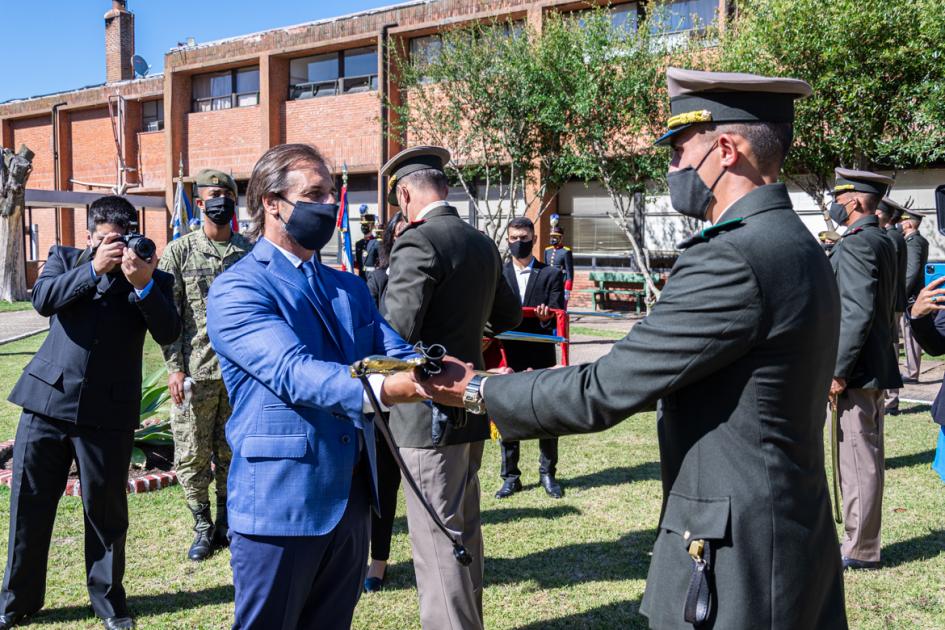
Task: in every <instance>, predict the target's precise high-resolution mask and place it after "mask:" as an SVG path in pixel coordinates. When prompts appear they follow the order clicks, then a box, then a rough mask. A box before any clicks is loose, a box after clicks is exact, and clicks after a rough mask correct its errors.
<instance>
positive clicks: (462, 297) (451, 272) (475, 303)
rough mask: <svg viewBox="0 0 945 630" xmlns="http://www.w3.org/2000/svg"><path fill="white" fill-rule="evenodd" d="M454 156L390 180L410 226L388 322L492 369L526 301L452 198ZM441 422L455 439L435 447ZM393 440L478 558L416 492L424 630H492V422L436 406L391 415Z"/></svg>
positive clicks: (406, 162) (417, 163)
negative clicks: (485, 506)
mask: <svg viewBox="0 0 945 630" xmlns="http://www.w3.org/2000/svg"><path fill="white" fill-rule="evenodd" d="M449 159H450V154H449V151H448V150H446V149H445V148H443V147H432V146H420V147H413V148H410V149H406V150H404V151H401V152H400V153H399V154H397V155H396V156H394V157H393V158H391V160H390V161H389V162H388V163H387V164H385V165H384V167H383V168H382V170H381V176H382V177H384V176H386V177H388V203H390V204H391V205H392V206H395V207H398V208H400V210H401V212H403V213H404V216H406V217H407V220H408V221H409V226H408V227H407V228H406V229H405V230H404V231H403V233H402V234H401V235H400V238H398V239H397V244H396V245H395V246H394V248H393V251H392V253H391V261H390V278H389V280H388V285H387V294H386V296H385V298H384V309H383V311H382V312H383V313H384V315H385V317H386V318H387V321H388V322H390V325H391V326H392V327H393V328H394V330H396V331H397V332H399V333H400V334H401V336H402V337H403V338H404V339H406V340H407V342H408V343H416V342H418V341H423V342H424V343H426V344H433V343H438V344H442V345H443V346H445V347H446V348H447V349H448V351H449V352H450V353H452V354H453V355H455V356H458V357H460V358H461V359H462V360H463V361H468V362H470V363H472V364H473V365H475V366H476V367H477V368H480V369H481V368H482V367H483V356H482V338H483V336H484V334H486V333H487V332H488V333H489V334H498V333H501V332H504V331H506V330H509V329H511V328H514V327H515V326H517V325H518V323H519V322H520V321H521V319H522V308H521V305H520V303H519V300H518V297H517V296H516V295H515V293H514V292H513V291H512V288H511V287H510V286H509V285H508V283H507V282H506V281H505V279H504V278H503V276H502V261H501V258H500V257H499V250H498V248H496V246H495V243H493V242H492V240H490V239H489V238H488V237H486V236H483V235H482V234H480V233H479V231H477V230H476V229H475V228H474V227H472V226H471V225H469V224H468V223H466V222H465V221H463V220H462V219H461V218H460V217H459V214H458V213H457V211H456V208H454V207H453V206H451V205H450V204H449V203H448V202H447V201H446V198H447V196H448V194H449V183H448V180H447V178H446V174H445V173H444V172H443V168H444V166H445V165H446V164H447V163H448V162H449ZM434 414H436V417H437V418H444V419H446V420H447V422H446V423H445V424H446V426H445V430H444V432H443V435H442V437H441V439H440V441H439V442H438V443H434V442H433V437H432V435H431V425H432V422H433V418H434ZM390 427H391V433H392V434H393V436H394V438H395V439H396V441H397V444H398V446H399V447H400V454H401V455H402V456H403V459H404V461H405V462H406V464H407V468H408V469H409V470H410V472H411V475H412V477H413V478H414V479H416V480H417V483H418V485H419V486H420V490H421V492H422V493H423V495H424V496H425V497H426V499H427V500H428V501H429V502H430V503H431V504H432V506H433V508H434V509H435V510H436V511H437V513H438V514H439V517H440V518H441V519H442V520H443V522H444V523H445V524H446V527H447V528H448V529H449V530H450V531H451V532H453V535H455V536H457V537H459V538H460V539H461V540H462V541H463V544H464V545H465V546H466V548H467V549H468V550H469V553H470V555H471V556H472V564H470V565H469V566H463V565H461V564H459V563H458V562H456V560H455V559H454V558H453V547H452V544H451V543H450V542H449V540H448V539H447V538H446V537H445V536H443V535H441V533H440V532H439V531H438V530H436V528H434V527H433V524H432V522H431V519H430V516H429V515H428V514H427V512H426V510H425V508H424V507H423V504H422V503H420V501H419V500H418V499H417V498H416V497H415V496H414V495H413V493H410V492H408V493H407V494H406V500H407V523H408V525H409V529H410V544H411V547H412V550H413V562H414V569H415V571H416V576H417V592H418V595H419V597H420V622H421V625H422V626H423V628H424V630H441V629H446V628H455V629H456V630H460V629H462V630H476V629H477V628H482V625H483V620H482V581H483V560H484V559H483V543H482V527H481V522H480V511H479V494H480V491H479V467H480V465H481V463H482V451H483V443H484V441H485V440H486V439H487V438H488V437H489V433H490V431H489V420H488V419H487V418H486V416H484V415H483V414H482V413H481V412H480V413H469V414H467V413H466V412H465V410H458V411H457V410H455V409H449V408H441V407H438V406H435V405H433V406H431V405H428V404H411V405H399V406H397V407H394V408H393V409H391V424H390Z"/></svg>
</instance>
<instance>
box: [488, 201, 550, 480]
mask: <svg viewBox="0 0 945 630" xmlns="http://www.w3.org/2000/svg"><path fill="white" fill-rule="evenodd" d="M508 235H509V251H510V252H511V254H512V260H510V261H509V262H507V263H505V267H504V268H503V270H502V272H503V274H504V275H505V279H506V280H507V281H508V283H509V286H511V287H512V288H513V289H515V292H516V295H518V297H519V300H521V302H522V306H526V307H527V306H531V307H534V308H535V310H536V314H537V315H538V317H525V318H523V319H522V323H521V324H519V325H518V328H516V329H515V331H516V332H528V333H538V334H542V335H550V334H554V332H555V316H554V314H553V313H551V312H549V310H548V309H552V308H559V309H563V308H564V282H563V281H562V275H561V272H560V271H558V269H557V268H556V267H552V266H550V265H546V264H545V263H543V262H540V261H539V260H537V259H536V258H535V257H534V256H533V255H532V250H533V249H534V246H535V225H534V224H533V223H532V222H531V220H530V219H527V218H525V217H517V218H515V219H512V220H511V221H510V222H509V231H508ZM502 346H503V347H504V348H505V356H506V360H507V361H508V365H509V367H510V368H512V369H513V370H515V371H516V372H524V371H525V370H527V369H528V368H546V367H551V366H553V365H554V364H555V363H556V362H557V358H556V356H555V346H554V344H550V343H536V342H530V341H505V342H503V343H502ZM520 448H521V444H520V443H519V442H518V441H517V440H514V441H513V440H508V441H507V440H502V471H501V474H502V480H503V482H502V487H501V488H500V489H499V491H498V492H496V493H495V497H496V498H497V499H504V498H506V497H510V496H512V495H513V494H514V493H516V492H518V491H519V490H521V489H522V482H521V481H520V480H519V478H520V477H521V475H522V471H521V470H519V467H518V460H519V451H520ZM538 450H539V457H538V478H539V480H540V482H541V487H542V488H544V489H545V492H547V493H548V496H550V497H552V498H554V499H560V498H561V497H563V496H564V491H563V490H562V489H561V485H560V484H559V483H558V482H557V481H556V480H555V469H556V467H557V465H558V438H556V437H549V438H542V439H540V440H538Z"/></svg>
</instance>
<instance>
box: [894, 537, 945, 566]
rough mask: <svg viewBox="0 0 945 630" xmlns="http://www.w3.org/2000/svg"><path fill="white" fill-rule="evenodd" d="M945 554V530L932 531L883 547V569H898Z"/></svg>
mask: <svg viewBox="0 0 945 630" xmlns="http://www.w3.org/2000/svg"><path fill="white" fill-rule="evenodd" d="M942 553H945V530H943V529H936V530H932V531H930V532H929V533H927V534H925V535H924V536H918V537H916V538H910V539H909V540H901V541H899V542H897V543H893V544H891V545H886V546H883V551H882V554H883V567H884V568H891V567H898V566H899V565H902V564H908V563H909V562H915V561H918V560H929V559H931V558H934V557H936V556H938V555H939V554H942Z"/></svg>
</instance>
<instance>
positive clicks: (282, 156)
mask: <svg viewBox="0 0 945 630" xmlns="http://www.w3.org/2000/svg"><path fill="white" fill-rule="evenodd" d="M299 164H312V165H313V166H326V164H325V159H324V158H323V157H322V154H321V153H319V151H318V149H316V148H315V147H314V146H312V145H310V144H279V145H276V146H274V147H272V148H271V149H269V150H268V151H266V152H265V153H263V156H262V157H261V158H259V161H258V162H256V166H254V167H253V174H252V175H251V176H250V178H249V185H248V186H247V187H246V205H247V206H248V210H249V219H250V225H249V229H248V230H247V231H246V237H247V238H249V239H250V240H251V241H256V240H257V239H259V237H260V236H261V235H262V233H263V226H264V225H265V223H266V213H265V211H264V209H263V197H264V196H265V195H284V194H285V193H286V190H287V188H288V186H289V182H288V175H289V172H290V171H291V170H292V167H294V166H297V165H299Z"/></svg>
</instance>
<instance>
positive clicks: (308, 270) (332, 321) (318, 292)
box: [302, 260, 341, 343]
mask: <svg viewBox="0 0 945 630" xmlns="http://www.w3.org/2000/svg"><path fill="white" fill-rule="evenodd" d="M302 271H303V272H304V273H305V279H306V280H308V286H309V287H311V289H312V292H313V293H314V294H315V300H316V301H318V303H319V304H321V306H322V311H324V316H325V319H326V320H327V322H326V323H327V324H328V326H330V327H331V330H330V332H331V334H332V336H333V337H334V338H335V339H337V340H338V342H339V343H340V342H341V336H340V330H339V326H338V319H337V318H336V317H335V310H334V309H333V308H332V307H331V300H329V299H328V295H326V294H325V291H324V288H323V287H322V285H321V283H320V282H319V281H318V270H317V269H316V268H315V263H314V262H313V261H311V260H310V261H308V262H304V263H302Z"/></svg>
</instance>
